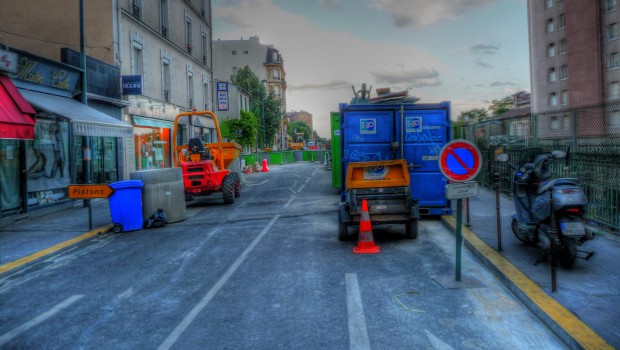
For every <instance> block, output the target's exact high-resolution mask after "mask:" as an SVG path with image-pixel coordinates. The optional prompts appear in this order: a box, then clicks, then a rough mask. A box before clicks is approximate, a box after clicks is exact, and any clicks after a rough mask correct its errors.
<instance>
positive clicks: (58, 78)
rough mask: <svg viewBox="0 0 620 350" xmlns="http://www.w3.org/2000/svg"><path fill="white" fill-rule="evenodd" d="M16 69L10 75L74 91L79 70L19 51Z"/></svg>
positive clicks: (14, 77) (78, 78) (18, 78)
mask: <svg viewBox="0 0 620 350" xmlns="http://www.w3.org/2000/svg"><path fill="white" fill-rule="evenodd" d="M18 57H19V60H18V65H17V71H16V72H15V73H14V74H11V75H10V77H11V78H13V79H17V80H23V81H27V82H30V83H35V84H40V85H45V86H49V87H53V88H57V89H62V90H66V91H71V92H73V91H75V88H76V86H77V83H78V81H79V80H80V72H79V71H77V70H74V69H72V68H71V67H68V66H64V65H61V64H59V63H54V62H52V61H47V60H45V59H43V58H38V57H35V56H30V55H26V54H23V53H19V55H18Z"/></svg>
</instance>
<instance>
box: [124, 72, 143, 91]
mask: <svg viewBox="0 0 620 350" xmlns="http://www.w3.org/2000/svg"><path fill="white" fill-rule="evenodd" d="M121 87H122V89H123V95H142V76H141V75H122V76H121Z"/></svg>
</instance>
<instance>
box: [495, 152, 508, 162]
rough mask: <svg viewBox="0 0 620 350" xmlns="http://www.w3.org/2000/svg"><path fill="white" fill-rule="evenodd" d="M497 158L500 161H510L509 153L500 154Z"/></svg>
mask: <svg viewBox="0 0 620 350" xmlns="http://www.w3.org/2000/svg"><path fill="white" fill-rule="evenodd" d="M497 160H499V161H500V162H507V161H508V154H506V153H502V154H498V155H497Z"/></svg>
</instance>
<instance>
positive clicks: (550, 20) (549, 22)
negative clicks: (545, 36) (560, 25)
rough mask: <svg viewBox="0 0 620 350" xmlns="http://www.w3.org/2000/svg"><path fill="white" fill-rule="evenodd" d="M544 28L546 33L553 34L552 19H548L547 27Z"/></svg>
mask: <svg viewBox="0 0 620 350" xmlns="http://www.w3.org/2000/svg"><path fill="white" fill-rule="evenodd" d="M546 28H547V33H551V32H553V30H554V27H553V18H549V19H548V20H547V27H546Z"/></svg>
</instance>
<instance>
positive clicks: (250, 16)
mask: <svg viewBox="0 0 620 350" xmlns="http://www.w3.org/2000/svg"><path fill="white" fill-rule="evenodd" d="M335 2H336V1H335ZM336 3H337V2H336ZM223 4H224V5H222V6H218V7H216V6H214V7H213V19H214V26H213V28H214V33H213V37H214V38H220V39H222V40H227V39H229V40H230V39H232V40H238V39H239V38H240V37H244V38H247V37H249V36H250V35H255V34H257V35H258V37H259V42H260V43H261V44H263V45H273V46H274V47H275V48H277V49H278V50H279V52H280V53H281V54H282V55H283V56H284V69H285V71H286V82H287V91H286V93H287V95H286V108H287V110H305V111H308V112H310V113H312V114H313V115H314V119H313V124H314V127H315V129H316V130H317V131H318V132H319V134H321V135H324V136H327V135H329V130H330V124H329V114H330V112H331V111H334V110H338V105H339V103H342V102H348V101H350V100H351V98H352V97H353V91H352V89H351V85H355V86H356V87H357V88H359V86H361V84H362V83H366V85H367V86H370V85H372V86H373V91H374V88H375V87H377V86H381V87H390V88H392V90H393V91H396V90H398V89H401V90H404V89H406V88H420V87H427V86H437V85H440V84H441V82H440V81H439V73H438V72H450V70H451V69H452V68H451V67H450V66H447V65H446V64H445V63H444V58H442V57H439V56H436V55H434V54H431V53H430V52H429V51H427V50H425V49H421V48H417V47H412V46H410V45H406V44H403V43H395V42H391V41H388V40H380V41H372V40H368V39H366V38H364V37H360V36H357V35H355V34H351V33H347V32H344V31H330V30H327V29H325V28H322V27H318V26H315V25H313V24H312V23H311V22H310V21H309V20H308V19H307V18H305V17H303V16H302V15H297V14H294V13H289V12H286V11H284V10H283V9H282V8H280V7H278V6H276V5H274V4H273V3H272V2H271V1H269V0H250V1H243V2H240V3H239V4H238V5H237V6H234V7H232V6H228V2H224V3H223ZM222 21H226V22H227V23H230V24H234V23H238V25H232V26H229V25H227V26H223V25H221V23H222ZM218 22H219V23H220V25H219V26H218ZM224 30H225V31H224ZM309 38H311V42H310V41H308V40H309ZM343 43H346V44H345V45H343ZM304 44H305V45H310V44H311V47H307V49H300V47H301V46H300V45H302V46H303V45H304ZM386 52H387V53H389V55H386V54H385V53H386ZM403 57H415V60H403ZM427 67H429V68H427ZM399 75H400V76H399ZM379 81H381V83H380V82H379ZM416 96H418V97H420V98H422V99H423V100H424V99H428V101H432V100H435V98H433V97H429V96H425V95H424V93H420V92H416Z"/></svg>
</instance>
